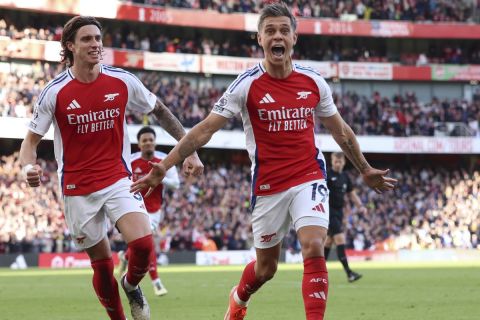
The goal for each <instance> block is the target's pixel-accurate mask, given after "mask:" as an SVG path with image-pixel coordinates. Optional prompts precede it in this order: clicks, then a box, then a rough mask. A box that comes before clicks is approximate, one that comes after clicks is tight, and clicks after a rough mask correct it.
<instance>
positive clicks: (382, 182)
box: [320, 112, 397, 193]
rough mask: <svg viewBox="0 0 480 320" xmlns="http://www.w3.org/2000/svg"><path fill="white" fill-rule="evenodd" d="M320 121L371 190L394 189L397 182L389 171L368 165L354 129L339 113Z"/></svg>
mask: <svg viewBox="0 0 480 320" xmlns="http://www.w3.org/2000/svg"><path fill="white" fill-rule="evenodd" d="M320 121H321V122H322V123H323V125H324V126H325V127H326V128H327V129H328V130H329V131H330V133H331V134H332V136H333V139H335V141H336V142H337V143H338V145H339V146H340V148H342V150H343V152H344V153H345V155H346V156H347V158H348V159H349V160H350V161H351V162H352V164H353V166H354V167H355V168H357V170H358V171H359V172H360V173H361V174H362V177H363V180H364V181H365V183H366V184H367V185H368V186H369V187H370V188H372V189H374V190H375V191H376V192H377V193H382V192H383V191H387V190H391V189H393V187H394V186H395V184H396V182H397V180H396V179H393V178H390V177H387V174H388V172H389V170H388V169H387V170H378V169H375V168H372V167H371V166H370V164H368V162H367V160H366V159H365V157H364V156H363V154H362V152H361V151H360V146H359V144H358V141H357V138H356V137H355V133H353V130H352V128H350V126H349V125H348V124H347V123H345V121H344V120H343V119H342V117H341V116H340V114H339V113H338V112H337V113H336V114H334V115H333V116H331V117H326V118H325V117H321V118H320Z"/></svg>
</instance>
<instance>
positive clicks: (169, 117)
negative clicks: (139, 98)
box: [152, 99, 203, 176]
mask: <svg viewBox="0 0 480 320" xmlns="http://www.w3.org/2000/svg"><path fill="white" fill-rule="evenodd" d="M152 113H153V114H154V115H155V117H156V118H157V120H158V122H159V124H160V126H161V127H162V128H163V129H164V130H165V131H167V132H168V133H169V134H170V135H171V136H172V137H173V138H174V139H175V140H177V141H180V140H181V139H182V138H183V137H184V136H185V134H186V132H185V129H184V128H183V126H182V124H181V123H180V121H179V120H178V119H177V118H176V117H175V116H174V115H173V113H172V112H171V111H170V109H168V108H167V106H166V105H165V104H164V103H163V102H162V101H160V99H157V102H156V103H155V107H154V109H153V111H152ZM182 160H185V161H184V163H183V173H184V174H185V175H186V176H189V175H193V176H199V175H201V174H202V173H203V164H202V162H201V161H200V158H199V157H198V154H197V153H196V152H195V150H194V151H192V152H191V153H189V154H188V155H186V156H185V157H184V158H183V159H182Z"/></svg>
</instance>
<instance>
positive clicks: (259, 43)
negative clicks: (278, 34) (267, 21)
mask: <svg viewBox="0 0 480 320" xmlns="http://www.w3.org/2000/svg"><path fill="white" fill-rule="evenodd" d="M257 41H258V45H259V46H260V47H261V46H262V35H261V34H260V32H257Z"/></svg>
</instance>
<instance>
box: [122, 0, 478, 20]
mask: <svg viewBox="0 0 480 320" xmlns="http://www.w3.org/2000/svg"><path fill="white" fill-rule="evenodd" d="M122 1H124V2H129V3H130V2H131V3H136V4H146V5H153V6H165V7H178V8H188V9H202V10H215V11H218V12H221V13H233V12H244V13H258V12H259V11H260V10H261V9H262V7H263V5H264V4H265V3H269V2H272V0H270V1H254V0H229V1H225V0H122ZM284 2H286V3H287V4H288V5H289V6H290V7H291V8H292V11H293V12H294V14H295V15H296V16H300V17H305V18H342V16H344V15H348V16H351V17H350V19H352V18H353V19H365V20H410V21H437V22H438V21H462V22H469V21H472V20H473V19H475V18H476V17H475V13H476V11H475V9H476V8H477V9H478V8H479V7H480V4H478V2H477V1H475V0H458V1H446V0H333V1H326V0H286V1H284Z"/></svg>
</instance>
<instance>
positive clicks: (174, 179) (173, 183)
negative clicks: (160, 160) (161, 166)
mask: <svg viewBox="0 0 480 320" xmlns="http://www.w3.org/2000/svg"><path fill="white" fill-rule="evenodd" d="M162 183H163V185H164V186H165V187H167V188H170V189H178V188H179V187H180V179H179V178H178V172H177V168H176V167H175V166H173V167H171V168H170V169H168V170H167V173H166V174H165V178H163V180H162Z"/></svg>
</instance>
